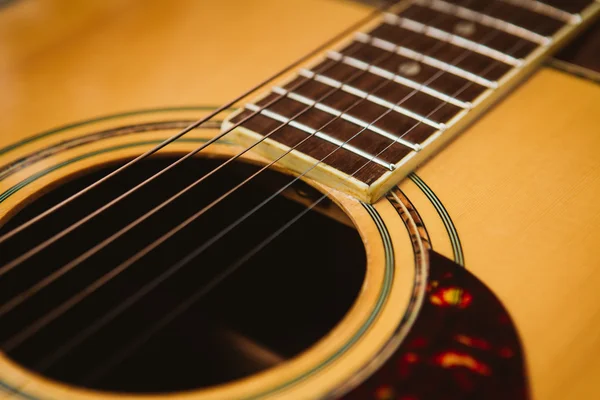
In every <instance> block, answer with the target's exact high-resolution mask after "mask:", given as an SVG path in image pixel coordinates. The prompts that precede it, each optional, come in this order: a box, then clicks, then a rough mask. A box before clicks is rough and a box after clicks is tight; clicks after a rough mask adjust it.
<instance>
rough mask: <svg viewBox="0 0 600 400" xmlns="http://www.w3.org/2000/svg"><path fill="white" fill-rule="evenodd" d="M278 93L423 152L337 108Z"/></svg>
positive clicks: (283, 90) (280, 89) (417, 145)
mask: <svg viewBox="0 0 600 400" xmlns="http://www.w3.org/2000/svg"><path fill="white" fill-rule="evenodd" d="M277 91H278V92H279V93H282V94H285V95H287V96H288V97H289V98H291V99H293V100H296V101H298V102H300V103H304V104H307V105H312V106H313V107H315V108H316V109H317V110H320V111H323V112H326V113H328V114H331V115H335V116H336V117H339V118H341V119H343V120H345V121H348V122H351V123H353V124H355V125H358V126H360V127H361V128H364V129H367V130H369V131H371V132H373V133H376V134H378V135H380V136H383V137H385V138H387V139H389V140H391V141H392V142H396V143H400V144H402V145H404V146H406V147H409V148H411V149H412V150H414V151H420V150H421V146H420V145H419V144H415V143H411V142H409V141H406V140H404V139H402V138H401V137H398V136H396V135H394V134H392V133H390V132H388V131H386V130H384V129H381V128H378V127H376V126H373V125H371V124H369V123H367V122H366V121H363V120H361V119H359V118H356V117H354V116H352V115H350V114H347V113H345V112H342V111H339V110H336V109H335V108H333V107H329V106H328V105H326V104H323V103H320V102H317V101H314V100H311V99H309V98H308V97H305V96H302V95H298V94H297V93H293V92H290V91H288V90H286V89H284V88H280V87H277Z"/></svg>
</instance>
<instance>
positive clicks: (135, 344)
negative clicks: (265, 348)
mask: <svg viewBox="0 0 600 400" xmlns="http://www.w3.org/2000/svg"><path fill="white" fill-rule="evenodd" d="M488 11H489V10H488ZM488 40H491V38H490V39H488ZM484 43H485V42H484ZM525 43H527V41H526V40H520V41H518V42H517V43H516V44H515V46H513V48H511V49H509V50H508V51H507V53H506V54H509V55H510V54H511V53H513V52H516V51H518V50H519V49H520V48H521V47H522V46H523V45H525ZM498 65H499V63H494V64H492V65H490V66H488V67H487V68H486V69H485V70H484V71H483V72H482V74H484V73H486V72H489V71H490V70H492V69H493V68H495V67H496V66H498ZM472 84H473V83H472V82H469V83H467V84H465V85H464V86H463V87H462V88H460V89H458V90H457V91H456V92H455V93H453V95H452V97H456V96H457V95H459V94H460V93H462V92H463V91H465V90H466V89H467V88H468V87H470V86H471V85H472ZM445 104H447V102H444V103H443V104H440V105H439V106H438V107H436V109H434V110H433V111H431V112H430V113H429V114H428V115H427V116H428V117H429V116H431V115H433V114H434V113H435V112H436V111H438V110H439V109H440V108H441V107H443V106H444V105H445ZM420 123H421V122H420V121H419V122H418V123H417V125H418V124H420ZM383 151H385V149H384V150H382V152H383ZM379 154H381V153H379ZM327 157H328V156H327ZM327 157H325V158H327ZM367 164H368V163H367ZM367 164H365V165H367ZM365 165H363V166H362V167H361V168H359V169H358V170H357V171H355V172H354V173H353V174H352V175H354V174H356V173H357V172H358V171H359V170H360V169H362V168H363V167H364V166H365ZM305 173H306V172H305ZM326 192H327V193H324V194H323V195H322V196H321V197H320V198H319V199H317V200H316V201H314V202H313V203H312V204H311V205H310V206H309V207H307V208H305V209H304V210H303V211H302V212H300V213H299V214H298V215H296V216H295V217H294V218H292V219H291V220H290V221H288V222H287V223H286V224H284V225H283V226H282V227H280V228H279V229H278V230H277V231H275V232H274V233H273V234H271V235H270V236H268V237H267V238H266V239H265V240H263V241H262V242H261V243H260V244H259V245H257V246H255V247H254V248H253V249H252V250H250V251H249V252H248V253H246V254H245V255H244V256H242V257H240V258H239V259H238V260H237V261H235V262H234V263H232V264H230V265H229V266H228V267H227V268H225V270H224V271H222V272H221V273H220V274H217V276H215V277H214V278H213V279H212V280H211V281H210V282H209V283H207V284H206V285H204V286H202V287H201V288H200V289H199V290H197V291H196V292H194V293H193V294H192V295H191V296H190V297H188V298H187V299H186V300H185V301H184V302H182V303H180V304H179V305H178V306H177V307H176V308H175V309H173V310H172V311H171V312H170V313H169V314H167V315H165V316H164V317H163V318H161V319H160V320H159V321H158V322H157V323H155V324H154V325H153V326H152V327H150V328H149V329H146V330H145V332H144V333H143V335H142V336H138V337H137V338H135V339H134V340H133V341H130V342H129V343H127V344H126V345H125V346H122V347H121V349H120V351H117V352H116V353H115V355H114V356H112V357H110V358H109V359H108V360H107V361H106V362H104V363H103V364H101V365H100V366H98V367H96V368H95V369H94V370H93V371H92V372H90V373H89V374H87V375H86V376H85V377H84V378H83V382H84V383H85V384H88V385H89V384H93V383H94V382H96V381H97V380H98V379H101V378H102V377H103V376H104V375H105V374H106V373H107V372H109V371H110V369H111V368H112V367H114V366H116V365H118V364H119V363H120V362H122V361H123V360H125V359H126V358H128V357H129V356H131V355H132V354H134V353H135V351H136V350H137V349H138V348H139V347H141V346H142V345H144V344H145V343H146V342H147V341H148V340H150V339H151V337H152V336H153V335H154V334H156V333H157V332H159V331H160V330H161V329H163V328H164V327H165V326H167V325H168V324H169V323H170V322H172V321H173V320H174V319H175V318H177V317H178V316H179V315H181V314H182V313H183V312H185V311H186V310H187V309H189V308H190V307H191V306H192V305H193V304H194V303H196V302H197V301H198V300H199V299H201V298H202V297H203V296H204V295H206V294H207V293H209V292H210V291H211V290H212V289H214V288H215V287H216V286H217V285H218V284H220V283H221V282H222V281H223V280H225V279H226V278H227V277H228V276H230V275H231V274H232V273H234V272H235V271H236V270H237V269H238V268H240V267H241V266H242V265H244V264H245V263H246V262H247V261H248V260H249V259H250V258H252V257H253V256H254V255H255V254H257V253H258V252H259V251H261V250H262V249H263V248H265V247H266V246H267V245H268V244H269V243H271V242H272V241H273V240H275V239H276V238H277V237H278V236H279V235H281V234H282V233H283V232H284V231H285V230H287V229H288V228H289V227H291V226H292V225H293V224H294V223H295V222H297V221H298V220H299V219H300V218H302V217H303V216H304V215H305V214H306V213H308V211H310V210H311V209H312V208H314V207H315V206H316V205H317V204H318V203H320V202H321V201H323V200H324V199H325V198H326V197H328V195H329V194H330V192H329V191H327V190H326ZM198 255H199V253H198V252H197V251H194V252H192V253H190V254H188V256H186V257H184V258H183V259H182V260H180V261H179V262H178V263H177V264H176V265H175V266H173V267H176V266H177V265H179V267H178V268H177V269H179V268H181V267H183V266H184V265H185V264H187V263H188V262H190V261H191V260H193V259H194V258H195V257H196V256H198Z"/></svg>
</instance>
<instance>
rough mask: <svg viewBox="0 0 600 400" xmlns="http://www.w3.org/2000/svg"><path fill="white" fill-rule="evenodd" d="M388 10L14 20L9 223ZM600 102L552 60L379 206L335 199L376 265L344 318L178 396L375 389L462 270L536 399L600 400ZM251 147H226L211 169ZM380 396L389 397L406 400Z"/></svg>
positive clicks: (7, 54)
mask: <svg viewBox="0 0 600 400" xmlns="http://www.w3.org/2000/svg"><path fill="white" fill-rule="evenodd" d="M370 10H371V9H370V8H369V7H368V6H366V5H363V4H359V3H355V2H350V1H341V0H326V1H325V0H287V1H285V2H281V1H276V0H261V1H253V2H244V1H235V2H210V3H206V4H205V3H204V2H195V1H191V0H190V1H180V2H159V1H152V2H140V1H137V2H136V1H130V2H122V1H86V2H77V3H73V4H72V3H71V2H68V1H61V0H55V1H51V2H40V1H29V0H22V1H14V2H13V3H9V4H7V5H6V6H4V8H0V47H2V50H1V53H2V57H1V58H2V62H1V63H0V71H1V72H2V73H1V74H0V75H2V78H0V79H2V81H1V85H0V87H2V92H3V96H0V111H1V114H2V118H1V119H0V132H1V133H0V194H1V195H2V196H3V197H2V198H1V199H2V203H0V223H1V224H3V223H7V221H9V220H10V219H11V217H12V216H14V215H16V214H17V213H18V212H19V210H21V209H22V208H23V207H24V206H25V205H26V204H29V203H31V202H32V201H34V200H35V199H36V198H39V197H40V196H41V195H42V194H43V193H46V192H49V191H51V190H52V189H53V188H54V187H56V186H57V185H58V184H60V183H62V182H65V181H68V180H70V179H72V178H73V177H75V176H79V175H82V174H83V173H84V172H86V171H88V170H93V169H96V168H98V167H100V166H102V165H104V164H107V163H112V162H116V161H123V160H127V159H131V158H133V157H135V156H137V155H139V154H141V153H142V152H144V151H146V150H149V149H151V148H152V146H153V145H155V144H156V143H158V142H159V141H160V140H163V139H165V138H167V137H169V136H170V135H172V134H174V133H176V132H177V131H178V130H180V129H182V128H183V127H185V126H186V123H189V122H191V121H194V120H197V119H198V118H200V117H202V116H204V115H207V114H208V113H209V112H210V111H211V110H213V109H215V108H216V106H218V105H220V104H223V103H225V102H226V101H228V100H229V99H230V98H233V97H234V96H235V95H237V94H238V93H240V92H242V91H243V90H245V89H247V88H249V87H251V86H253V84H254V83H255V82H258V81H260V80H262V79H264V77H266V76H269V75H270V74H272V73H274V72H276V71H277V70H279V69H281V68H282V67H284V66H286V65H287V64H289V63H290V62H291V61H293V60H294V59H295V58H297V57H298V56H299V55H301V54H304V53H306V52H307V51H309V50H311V49H312V48H314V47H316V46H317V45H318V44H320V43H321V42H323V39H324V38H327V37H330V36H333V35H334V34H336V33H337V32H339V31H341V30H342V29H344V28H345V27H347V26H348V25H350V24H352V23H354V22H356V21H357V20H359V19H360V18H363V17H364V16H366V15H367V14H368V13H369V12H370ZM123 38H127V40H123ZM598 104H600V86H599V85H598V83H597V82H593V81H592V80H591V79H585V78H582V77H578V76H574V75H573V74H570V73H567V72H563V71H559V70H556V69H553V68H550V67H549V66H542V67H540V68H539V69H537V70H536V71H535V72H534V73H532V74H531V76H530V77H528V78H527V79H526V81H525V82H523V83H522V84H521V85H520V86H518V87H517V88H516V89H515V90H513V91H511V92H510V93H509V94H508V95H507V96H505V97H504V98H503V99H502V100H501V101H500V102H498V103H497V104H496V105H494V106H493V107H491V108H490V110H489V111H488V112H487V113H486V114H485V115H484V116H483V117H481V118H480V119H479V120H477V121H475V122H474V123H473V124H471V125H470V126H469V127H468V128H467V129H466V130H465V132H464V133H463V134H461V135H460V136H459V137H458V138H457V139H455V140H453V141H452V142H451V143H450V144H449V145H448V146H447V147H445V148H444V149H443V150H442V151H441V152H439V154H437V155H436V156H435V157H433V158H432V159H430V160H429V161H427V162H426V163H424V164H423V165H422V166H420V167H419V168H418V169H417V170H416V171H415V173H414V174H412V175H410V176H409V178H407V179H404V180H403V181H402V182H401V183H400V184H398V186H397V187H396V188H394V189H393V190H392V191H391V192H390V194H388V195H387V196H385V197H383V198H382V199H380V200H379V201H378V202H376V203H375V204H373V205H372V206H371V205H365V204H363V203H361V202H359V201H357V200H354V199H351V198H350V197H349V196H347V195H345V194H343V193H341V192H337V191H333V192H332V193H331V198H332V199H333V200H334V202H335V203H337V204H338V205H339V206H340V208H341V209H342V210H343V211H344V212H345V214H346V215H347V216H348V217H349V219H348V218H347V217H344V216H339V215H335V214H331V215H330V216H331V217H333V218H334V219H338V220H341V221H343V223H345V224H350V225H352V224H354V225H355V227H356V228H357V230H358V231H359V233H360V235H361V237H362V240H363V243H364V244H365V248H366V261H367V267H366V270H365V271H366V272H365V277H364V284H363V286H362V288H361V290H360V292H359V294H358V295H357V298H356V301H355V302H354V303H353V304H352V306H351V307H350V309H349V311H348V312H347V313H346V315H345V316H344V317H343V318H342V319H341V321H340V322H339V323H338V324H337V325H336V326H335V327H334V328H333V330H332V331H331V332H329V333H328V334H327V335H325V336H324V337H323V338H321V339H320V340H319V341H317V342H316V344H314V346H312V347H310V348H308V349H307V350H305V351H303V352H301V353H300V354H299V355H298V356H296V357H293V358H292V359H290V360H288V361H286V362H284V363H282V364H279V365H277V366H276V367H273V368H270V369H267V370H265V371H262V372H260V373H258V374H256V375H252V376H250V377H246V378H244V379H242V380H237V381H233V382H230V383H224V384H221V385H218V386H215V387H211V388H208V389H202V390H197V391H194V390H191V391H190V390H187V391H182V392H177V393H174V394H162V395H157V396H162V397H158V398H163V397H164V398H169V399H171V398H172V399H176V398H177V399H179V398H181V399H196V398H197V399H205V398H206V399H213V398H214V399H221V398H242V397H243V398H259V397H261V396H273V397H278V396H279V397H282V398H312V397H320V396H326V395H336V394H337V393H338V392H337V391H340V393H342V392H344V394H345V393H352V390H361V386H360V385H361V383H362V382H363V381H365V379H366V376H361V375H360V374H361V373H363V374H367V375H368V376H371V375H372V376H373V377H377V372H376V371H377V370H378V369H379V368H380V367H382V366H383V365H387V364H386V363H387V362H389V360H392V361H394V360H396V359H395V358H394V357H393V356H391V354H399V353H397V351H399V349H400V350H401V349H402V346H403V343H404V345H406V340H408V339H407V338H410V332H411V329H415V327H416V326H418V324H419V323H420V322H419V312H420V311H421V310H422V309H423V307H426V306H427V304H430V303H432V301H433V300H432V299H433V298H434V297H435V288H434V287H432V286H431V285H432V282H434V281H436V279H437V278H436V279H434V278H432V276H433V275H432V274H433V273H434V272H435V271H434V270H432V269H430V267H431V268H433V267H432V265H433V264H435V263H438V264H439V263H442V264H443V265H446V264H444V263H445V262H453V265H454V267H453V268H456V270H457V271H459V270H462V269H463V268H464V269H466V271H468V273H469V274H472V276H474V277H476V278H477V279H478V280H479V281H481V282H482V283H483V284H484V285H485V286H487V288H489V290H490V291H491V292H492V293H493V294H494V296H495V300H494V301H496V300H499V302H500V303H501V304H502V305H503V306H504V308H505V310H506V312H507V313H508V315H509V316H510V319H511V320H512V324H513V326H514V329H516V332H512V331H511V332H512V333H513V334H515V337H518V341H517V342H516V344H515V346H516V347H515V348H514V349H513V353H512V354H513V355H514V356H515V357H517V356H518V358H519V360H520V361H519V360H515V361H514V363H515V364H514V365H516V367H515V368H517V369H518V368H522V374H523V376H524V378H523V379H524V381H523V382H525V383H523V382H521V384H523V385H525V386H528V389H523V392H527V393H528V394H530V395H531V397H532V398H536V399H563V398H596V397H599V396H600V385H599V384H598V382H597V377H598V376H599V375H600V358H599V357H597V355H598V354H600V302H598V294H597V293H598V292H597V288H598V287H599V286H600V270H598V268H597V266H598V265H599V261H598V260H600V248H599V247H598V243H599V242H600V212H599V211H598V210H599V208H598V200H597V199H598V195H600V157H598V154H600V137H599V136H598V135H597V134H596V130H597V129H598V126H600V113H598ZM136 110H137V111H136ZM221 119H222V118H221ZM77 121H81V123H75V124H71V123H73V122H77ZM67 124H70V125H67ZM161 124H162V125H161ZM55 127H60V128H57V129H54V128H55ZM51 128H52V130H50V129H51ZM39 132H43V134H39V135H37V136H36V134H37V133H39ZM217 133H218V126H212V127H210V129H202V130H196V131H194V132H192V133H191V134H190V135H189V137H187V136H186V137H187V138H188V140H187V141H182V142H180V143H176V144H174V145H173V146H170V147H169V150H168V151H166V152H165V154H169V155H178V154H184V152H187V151H191V150H192V149H194V148H195V147H197V145H198V143H202V142H203V141H204V142H205V141H207V140H209V139H210V138H211V137H213V136H214V135H215V134H217ZM31 138H33V139H31ZM238 151H239V147H237V146H236V145H234V144H231V143H227V142H223V143H220V144H217V145H216V146H214V147H211V149H210V151H207V152H206V153H202V156H207V157H209V158H215V157H223V156H226V155H234V154H236V153H237V152H238ZM246 160H247V161H248V162H252V163H258V165H264V163H265V161H264V160H262V159H261V158H260V157H259V156H255V155H248V156H247V157H246ZM283 172H284V173H285V171H283ZM309 184H310V185H312V186H313V187H314V188H316V189H318V190H320V191H324V190H326V189H324V188H323V186H321V185H319V184H317V183H314V182H312V181H309ZM321 211H323V212H324V213H325V214H327V210H321ZM332 240H335V239H332ZM440 256H441V257H440ZM442 259H443V260H444V261H440V260H442ZM435 260H437V261H435ZM435 268H437V267H435ZM440 268H441V267H440ZM461 273H462V272H461ZM457 274H459V273H458V272H457ZM314 279H319V277H318V276H316V277H315V278H314ZM440 279H441V278H440ZM465 279H466V278H465ZM438 281H439V282H442V281H441V280H438ZM436 282H437V281H436ZM442 283H443V282H442ZM332 293H333V294H335V293H336V292H335V290H334V291H332ZM463 300H464V298H463ZM461 301H462V300H457V301H456V304H454V305H457V306H460V304H462V303H460V302H461ZM464 301H466V300H464ZM490 301H492V300H490ZM433 303H435V301H433ZM467 318H468V317H467ZM490 329H492V330H493V329H495V328H490ZM511 343H512V342H511ZM521 354H522V356H521ZM390 357H391V358H390ZM521 357H522V358H521ZM394 362H397V360H396V361H394ZM511 362H513V361H511ZM510 365H513V364H510ZM488 367H490V368H492V369H493V365H492V366H490V365H488ZM482 368H483V367H482ZM361 371H362V372H361ZM365 371H368V372H365ZM488 372H489V371H488ZM373 374H374V375H373ZM486 374H487V372H485V371H484V372H483V375H486ZM0 380H1V381H2V386H0V394H3V393H2V391H3V390H4V391H5V393H6V394H7V396H8V397H11V396H14V398H35V399H42V398H44V399H45V398H56V399H58V398H60V399H66V398H85V399H109V398H118V396H119V395H118V394H114V393H113V394H111V393H110V392H103V391H96V390H94V389H85V388H80V387H77V386H75V385H69V384H68V383H64V382H63V383H61V382H58V381H55V380H53V379H50V378H46V377H44V376H43V374H38V373H33V372H29V370H28V369H27V368H25V367H23V366H21V365H19V363H16V362H14V361H13V360H12V359H11V358H10V357H7V356H6V355H5V354H3V353H0ZM353 380H355V381H356V383H353ZM340 388H342V389H340ZM379 388H380V391H379V392H377V393H375V391H374V392H373V398H380V399H387V398H390V399H391V398H396V397H393V394H392V392H385V390H384V389H385V388H384V389H381V387H379ZM365 390H366V389H365ZM390 390H392V389H390ZM519 390H521V388H520V387H519ZM356 393H358V392H356ZM386 393H387V394H386ZM144 396H148V394H147V393H146V394H144ZM377 396H379V397H377ZM385 396H388V397H385ZM153 398H154V397H153ZM398 398H400V397H398Z"/></svg>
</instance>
